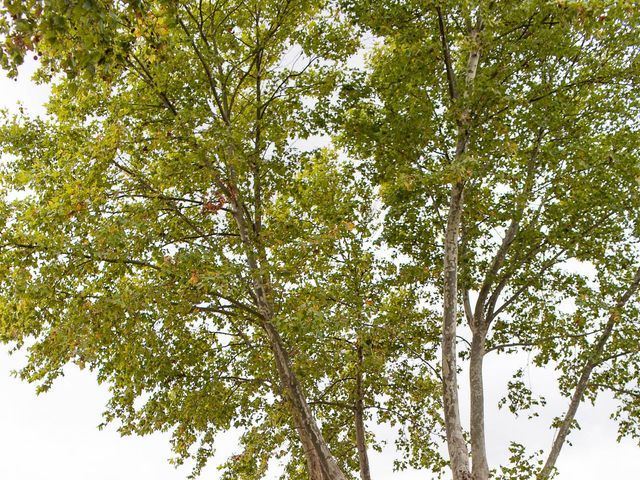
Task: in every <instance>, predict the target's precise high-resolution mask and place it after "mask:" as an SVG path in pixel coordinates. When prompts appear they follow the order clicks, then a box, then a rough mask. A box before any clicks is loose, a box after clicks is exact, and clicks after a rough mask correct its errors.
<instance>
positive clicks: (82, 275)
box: [0, 0, 358, 479]
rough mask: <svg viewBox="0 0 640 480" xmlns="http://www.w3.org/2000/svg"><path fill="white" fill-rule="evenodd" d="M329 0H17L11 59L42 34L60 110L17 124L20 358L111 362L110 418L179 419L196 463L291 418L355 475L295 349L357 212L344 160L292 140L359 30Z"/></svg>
mask: <svg viewBox="0 0 640 480" xmlns="http://www.w3.org/2000/svg"><path fill="white" fill-rule="evenodd" d="M329 13H330V6H329V5H324V4H321V3H318V2H300V1H290V0H283V1H282V2H265V1H254V2H244V1H243V2H232V1H228V2H216V3H211V2H181V3H177V2H169V1H166V2H165V1H158V2H140V1H131V2H97V1H84V2H67V1H54V2H41V1H30V2H10V1H9V2H5V4H4V7H3V11H2V14H3V21H2V33H3V39H4V45H3V50H2V57H1V59H2V62H3V65H4V66H5V67H6V68H9V69H13V73H14V74H15V72H16V70H15V68H16V65H18V64H19V63H20V62H21V61H22V59H23V57H24V56H25V55H27V54H29V52H33V53H34V54H35V55H36V56H37V57H39V60H40V62H41V68H40V71H39V73H38V76H39V79H40V80H41V81H51V82H52V83H53V85H54V86H53V94H52V97H51V99H50V102H49V105H48V112H49V117H48V118H47V119H27V118H23V119H16V120H13V121H11V120H7V124H6V125H5V126H4V128H3V131H2V144H3V150H4V151H5V152H8V153H11V154H13V155H14V156H15V157H14V160H13V161H10V162H8V164H7V165H5V167H4V173H3V185H4V188H5V192H6V191H15V190H16V189H17V190H21V191H22V192H23V195H22V196H21V197H19V198H17V199H14V200H13V201H7V202H5V203H3V207H2V220H3V227H4V228H3V233H2V240H1V241H0V244H2V260H1V262H2V277H1V280H0V282H1V283H0V285H1V291H2V330H1V331H2V338H3V340H5V341H14V342H17V344H18V345H23V344H25V343H28V344H30V347H29V349H30V359H29V364H28V366H27V367H26V368H25V370H24V371H23V376H24V377H26V378H28V379H29V380H31V381H40V382H41V384H40V387H39V388H40V389H41V390H42V389H46V388H48V387H49V386H50V385H51V382H52V381H53V380H54V379H55V378H56V377H57V376H58V375H60V373H61V371H62V367H63V366H64V364H66V363H67V362H69V361H73V362H76V363H78V364H80V365H83V364H87V365H88V366H89V367H90V368H92V369H95V370H97V372H98V378H99V380H100V381H109V382H110V383H111V384H112V393H113V396H112V399H111V401H110V404H109V406H108V410H107V413H106V418H107V420H111V419H114V418H119V419H120V420H122V422H123V426H122V431H123V432H124V433H129V432H138V433H146V432H149V431H153V430H164V429H168V428H173V429H174V430H173V446H174V449H175V451H176V453H177V455H178V458H179V459H183V458H185V457H187V456H189V455H190V454H191V453H192V450H190V447H192V446H193V445H195V446H198V447H199V451H198V453H197V454H196V456H197V459H198V462H197V466H196V471H198V470H199V468H200V467H201V466H202V465H203V463H204V461H206V458H207V457H208V455H209V453H210V450H211V448H212V443H213V441H214V438H215V434H216V432H218V431H221V430H226V429H228V428H230V427H231V426H235V427H250V426H251V425H253V424H254V423H260V421H261V420H262V421H263V422H267V423H269V422H272V421H274V418H275V419H277V426H278V428H281V429H282V428H283V426H285V427H286V426H292V427H294V428H295V431H296V434H297V441H299V442H300V444H301V446H302V450H303V453H304V458H305V459H306V464H307V468H308V470H309V475H310V477H311V478H314V479H342V478H345V474H344V473H343V472H342V471H341V467H340V466H339V465H338V461H337V460H336V458H335V457H334V455H333V454H332V453H331V452H330V450H329V447H328V444H327V442H326V441H325V439H324V436H323V433H322V431H321V429H320V425H319V423H318V421H317V420H316V418H315V416H314V414H313V413H312V411H311V408H310V407H309V405H308V402H307V397H306V393H305V387H304V386H303V385H304V383H305V381H304V380H301V378H300V375H301V373H302V372H303V370H302V369H301V368H300V367H298V366H295V365H294V363H295V364H300V363H303V362H302V361H299V360H297V359H295V357H296V355H297V354H298V351H297V348H298V347H297V346H296V345H295V344H294V342H295V341H296V340H295V339H296V338H297V339H300V338H301V337H304V338H306V337H307V336H309V335H314V334H316V333H317V332H321V331H322V330H321V328H322V327H321V325H320V322H314V321H313V317H312V315H313V310H314V305H313V304H308V303H307V302H306V299H305V298H303V297H300V296H298V295H297V294H298V293H299V292H301V291H305V289H312V286H313V278H314V276H317V275H323V274H329V273H330V272H331V271H332V268H333V265H332V263H333V258H334V254H335V252H336V250H337V249H338V246H339V241H340V240H341V239H342V238H343V237H344V236H345V235H346V233H348V232H349V230H350V228H351V227H350V226H351V225H356V224H357V223H358V218H357V211H356V208H353V207H354V202H355V201H356V198H357V197H356V195H357V190H356V189H355V187H354V188H352V186H353V182H350V181H349V177H348V172H346V171H344V170H343V169H342V168H341V167H340V166H339V165H338V164H337V163H336V162H335V161H334V160H332V159H331V158H330V155H329V153H328V152H323V151H317V152H315V153H304V152H298V151H296V150H295V149H293V148H292V145H293V142H294V141H295V139H296V137H298V136H300V135H303V132H304V128H303V125H302V124H301V123H300V122H301V119H302V118H303V116H304V115H303V111H304V110H305V102H306V101H307V100H306V99H309V98H312V97H313V96H314V95H315V94H316V93H317V92H321V91H323V89H326V88H330V87H331V84H332V82H333V81H334V79H335V76H336V72H335V65H336V63H337V62H338V61H340V60H341V58H343V57H342V56H343V55H345V54H347V53H348V52H349V50H350V49H352V48H353V46H352V45H351V44H350V43H349V42H343V37H344V35H343V34H341V32H342V29H343V27H342V26H341V25H340V24H339V22H337V21H335V20H334V19H333V18H332V17H331V16H329ZM337 41H340V42H341V44H340V48H337V47H336V45H335V42H337ZM332 52H334V53H332ZM335 52H337V53H335ZM310 188H313V195H311V194H310V193H311V191H310V190H305V189H310ZM350 197H351V198H352V200H349V198H350ZM336 198H341V199H342V202H340V203H339V202H336V201H335V200H336ZM321 199H322V200H323V201H325V202H327V203H322V202H318V201H319V200H321ZM296 315H297V316H298V317H296ZM309 327H312V328H311V329H309V330H306V331H303V330H302V329H303V328H309ZM340 327H341V328H344V329H346V328H348V325H341V326H340ZM303 333H304V334H305V335H303ZM312 343H313V342H312ZM305 353H306V351H305ZM265 355H268V358H270V359H271V360H270V361H265V358H264V357H265ZM272 365H273V367H272ZM274 371H275V374H274ZM280 398H282V399H284V400H285V405H282V404H281V401H280V400H278V399H280ZM141 405H142V406H141ZM283 412H286V414H285V415H286V416H285V418H284V420H283V419H282V418H281V417H282V415H283ZM285 430H286V429H285ZM249 435H250V433H249ZM279 435H280V436H281V438H280V440H281V441H285V440H290V439H291V438H292V436H291V434H290V433H288V432H286V431H285V434H282V433H280V434H279ZM283 435H284V440H283V439H282V436H283ZM250 453H251V452H249V454H250ZM266 453H268V454H271V453H272V451H269V450H266ZM267 460H268V458H264V457H263V458H261V459H260V462H258V463H257V466H256V465H254V466H253V468H254V469H257V470H258V471H259V472H264V470H265V469H266V468H267ZM341 461H342V460H341ZM237 463H241V462H237ZM254 463H255V462H254ZM300 475H301V473H300V471H299V470H296V471H293V472H292V473H291V476H295V477H299V476H300Z"/></svg>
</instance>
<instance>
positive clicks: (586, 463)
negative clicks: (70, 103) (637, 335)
mask: <svg viewBox="0 0 640 480" xmlns="http://www.w3.org/2000/svg"><path fill="white" fill-rule="evenodd" d="M31 71H32V66H27V67H25V68H23V69H22V72H21V75H20V77H19V79H18V81H17V82H14V81H13V80H9V79H7V78H6V77H5V76H4V75H1V76H0V107H2V108H9V109H10V110H14V111H15V110H16V108H17V103H18V101H21V102H22V103H23V104H24V106H25V109H26V110H27V111H29V112H31V113H34V114H39V113H42V112H43V108H42V104H43V103H44V102H45V101H46V98H47V94H48V91H47V89H46V88H45V87H41V86H36V85H34V84H33V83H31V82H30V81H29V77H30V73H31ZM7 352H8V349H7V347H6V346H0V452H1V453H0V479H1V480H45V479H46V480H58V479H64V480H86V479H88V478H91V479H92V480H102V479H105V480H106V479H109V480H112V479H114V478H120V479H123V480H129V479H131V480H139V479H147V478H149V479H151V478H152V479H154V480H177V479H184V478H186V476H187V475H188V474H189V469H188V468H187V467H183V468H179V469H177V470H176V469H175V468H174V467H173V466H172V465H170V464H169V463H168V461H167V460H168V458H169V457H170V455H171V453H170V449H169V442H168V435H166V434H155V435H151V436H147V437H142V438H139V437H126V438H122V437H120V436H119V435H118V433H117V432H116V430H115V428H113V427H108V428H107V429H105V430H103V431H98V429H97V425H98V424H99V423H101V412H102V410H103V406H104V405H105V403H106V401H107V399H108V387H107V386H105V385H100V386H99V385H98V384H97V383H96V381H95V378H94V376H93V375H92V374H91V373H90V372H88V371H86V370H85V371H80V370H78V369H77V368H75V367H69V368H67V370H66V375H65V377H64V378H62V379H61V380H59V381H58V382H57V384H55V385H54V387H53V389H52V390H51V391H50V392H48V393H46V394H43V395H40V396H36V395H35V392H34V388H33V386H32V385H29V384H26V383H23V382H21V381H19V380H18V379H16V378H14V377H12V376H11V371H12V370H15V369H17V368H19V367H20V366H21V365H22V363H23V358H21V357H22V356H21V355H20V354H16V355H13V356H9V355H8V353H7ZM505 358H506V357H496V356H491V355H489V356H488V357H487V360H486V362H485V364H486V369H485V372H486V373H485V375H486V383H487V435H488V438H487V442H488V454H489V461H490V464H491V465H497V464H499V463H500V462H502V461H504V460H505V459H506V457H507V447H508V443H509V441H511V440H513V441H518V442H520V443H523V444H525V445H527V446H529V447H531V448H532V449H540V448H542V449H545V451H547V450H548V448H549V446H550V444H551V441H552V439H553V431H551V430H549V428H548V425H549V421H550V419H551V418H553V417H554V416H556V415H559V414H560V413H562V412H563V411H564V408H565V406H566V405H567V400H566V399H562V398H559V397H558V396H557V395H555V394H554V393H553V391H554V385H553V373H552V372H544V371H541V370H539V369H535V368H534V367H533V366H531V365H529V362H528V358H527V356H526V355H523V356H520V357H515V358H514V359H513V360H510V361H509V362H507V364H506V365H505V362H504V361H503V360H504V359H505ZM521 367H522V368H525V371H526V372H527V374H526V377H527V378H526V380H527V382H529V387H530V388H532V390H534V393H541V394H544V395H546V397H547V400H548V405H547V407H546V408H545V410H544V411H543V415H541V418H540V419H538V420H536V421H527V420H526V419H524V418H521V419H518V420H515V419H514V418H513V417H512V416H511V415H510V414H509V413H506V412H504V411H497V409H496V408H495V405H496V403H497V401H498V399H499V398H501V397H502V396H503V395H504V385H505V384H506V381H507V379H508V376H509V375H510V374H511V373H512V372H513V371H515V370H516V369H518V368H521ZM463 378H464V377H463ZM461 383H463V384H464V381H463V382H461ZM465 393H466V392H464V391H463V392H462V396H463V397H465V396H466V395H465ZM612 407H613V403H612V402H611V401H610V400H608V399H603V400H601V401H599V403H598V404H597V405H596V408H593V407H591V406H590V405H582V406H581V407H580V410H579V412H578V415H577V419H578V421H579V423H580V425H581V426H582V430H581V431H579V432H575V433H573V434H572V435H571V437H570V439H571V441H572V443H573V445H574V446H573V447H570V446H565V449H564V450H563V452H562V454H561V456H560V460H559V462H558V467H559V469H560V472H561V474H560V476H559V478H560V480H573V479H578V478H579V479H581V480H601V479H602V478H611V479H614V478H635V476H634V475H633V474H630V473H629V472H640V449H639V448H638V446H637V445H636V444H635V443H634V442H633V441H631V440H626V439H625V440H623V441H622V442H621V443H616V428H615V425H614V424H613V423H612V422H611V421H610V420H608V416H609V414H610V413H611V411H612ZM380 433H381V434H382V435H385V434H387V435H389V436H391V432H390V431H388V430H386V429H384V428H381V429H380ZM234 449H235V438H234V435H233V434H229V435H227V436H225V438H223V439H221V441H220V446H219V448H218V453H217V455H216V457H215V458H214V459H212V460H211V461H210V465H209V467H208V468H207V469H206V470H205V472H204V473H203V475H202V478H203V479H206V480H214V479H216V478H219V472H218V471H217V469H216V468H215V467H216V465H217V464H218V463H219V461H220V460H221V459H223V458H224V457H226V456H227V455H228V454H230V453H232V452H233V451H234ZM392 458H393V451H391V449H388V450H387V451H385V452H383V453H382V454H376V453H373V452H372V475H373V477H374V479H375V480H386V479H397V480H429V478H430V475H429V474H428V473H427V474H425V473H424V472H402V473H393V472H392V468H391V463H392Z"/></svg>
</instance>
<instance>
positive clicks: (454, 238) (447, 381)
mask: <svg viewBox="0 0 640 480" xmlns="http://www.w3.org/2000/svg"><path fill="white" fill-rule="evenodd" d="M436 11H437V13H438V26H439V30H440V37H441V41H442V50H443V56H444V60H445V67H446V71H447V79H448V83H449V93H450V96H451V100H452V103H454V104H455V103H456V102H457V100H458V99H459V93H458V89H457V85H456V78H455V74H454V70H453V65H452V63H451V56H450V51H449V45H448V40H447V32H446V26H445V23H444V16H443V15H442V12H441V10H440V8H437V10H436ZM481 27H482V24H481V22H480V21H478V24H477V27H476V28H475V29H474V30H472V31H471V32H470V37H471V41H472V43H473V44H474V48H473V49H472V51H471V52H470V53H469V59H468V62H467V71H466V77H465V87H466V90H465V93H466V92H467V91H469V90H470V89H471V88H472V87H473V82H474V79H475V76H476V72H477V68H478V62H479V59H480V49H479V45H478V34H479V31H480V28H481ZM469 119H470V112H469V111H468V110H465V111H463V112H462V113H461V115H460V118H459V119H458V139H457V144H456V152H455V159H454V161H455V162H458V161H461V160H462V157H463V156H464V154H465V152H466V150H467V144H468V141H469V133H470V132H469ZM463 205H464V181H463V180H459V181H456V182H455V183H454V184H453V185H452V186H451V191H450V197H449V213H448V216H447V227H446V231H445V239H444V290H443V297H444V302H443V304H444V305H443V307H444V308H443V321H442V346H441V347H442V360H441V361H442V402H443V407H444V424H445V433H446V437H447V449H448V452H449V462H450V467H451V471H452V474H453V480H469V479H471V478H472V477H471V472H470V469H469V450H468V448H467V443H466V441H465V439H464V434H463V430H462V423H461V421H460V402H459V397H458V373H457V359H458V357H457V353H456V340H457V335H456V331H457V322H458V308H457V307H458V239H459V232H460V224H461V221H462V211H463Z"/></svg>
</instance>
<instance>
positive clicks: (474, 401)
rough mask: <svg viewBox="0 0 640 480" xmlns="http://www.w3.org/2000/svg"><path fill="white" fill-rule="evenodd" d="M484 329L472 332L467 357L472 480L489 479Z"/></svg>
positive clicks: (485, 333)
mask: <svg viewBox="0 0 640 480" xmlns="http://www.w3.org/2000/svg"><path fill="white" fill-rule="evenodd" d="M486 335H487V331H486V329H484V328H482V329H481V330H479V331H476V332H474V335H473V338H472V340H471V352H470V356H469V390H470V392H469V395H470V411H471V428H470V430H471V432H470V433H471V458H472V459H473V463H472V465H473V468H472V471H471V473H472V474H473V478H474V480H486V479H488V478H489V463H488V461H487V450H486V446H485V434H484V380H483V373H482V365H483V360H484V353H485V342H486Z"/></svg>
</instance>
